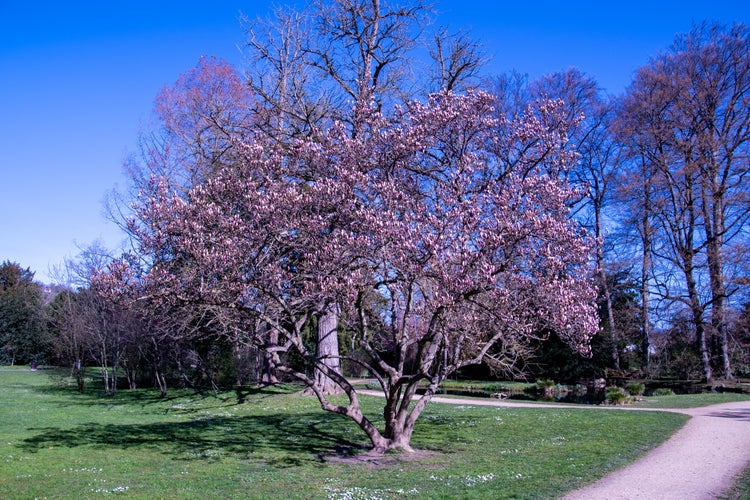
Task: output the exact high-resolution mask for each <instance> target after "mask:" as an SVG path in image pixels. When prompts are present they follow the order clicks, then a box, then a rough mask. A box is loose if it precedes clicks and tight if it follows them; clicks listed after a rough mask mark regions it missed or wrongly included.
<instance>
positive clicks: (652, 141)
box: [622, 25, 750, 380]
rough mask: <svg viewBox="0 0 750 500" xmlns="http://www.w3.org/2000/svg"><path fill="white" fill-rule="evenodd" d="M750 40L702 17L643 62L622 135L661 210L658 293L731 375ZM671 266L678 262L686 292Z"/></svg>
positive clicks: (742, 229)
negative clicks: (677, 307)
mask: <svg viewBox="0 0 750 500" xmlns="http://www.w3.org/2000/svg"><path fill="white" fill-rule="evenodd" d="M748 42H750V38H748V30H747V28H746V27H745V26H743V25H734V26H732V27H730V28H727V27H722V26H718V25H700V26H696V27H695V28H694V29H693V30H692V31H691V32H690V33H688V34H687V35H683V36H679V37H678V38H677V41H676V42H675V44H674V45H673V46H672V47H671V49H670V50H669V51H668V52H666V53H664V54H662V55H660V56H659V57H657V58H655V59H654V60H653V61H652V62H651V63H650V64H649V65H648V66H645V67H643V68H641V69H640V70H639V72H638V73H637V75H636V78H635V80H634V82H633V84H632V86H631V87H630V89H629V90H628V92H627V94H626V96H625V97H624V108H623V114H622V120H623V123H629V124H630V125H629V126H626V127H624V128H623V130H627V132H626V133H625V135H626V137H625V140H626V141H630V142H631V144H632V143H635V144H637V146H636V149H637V150H638V152H639V158H640V159H641V160H645V162H647V165H646V163H643V162H641V164H642V165H644V168H642V169H641V177H642V178H643V181H642V184H643V185H644V186H648V187H647V189H648V191H647V192H646V193H645V194H646V195H647V196H648V199H649V200H650V201H651V202H653V203H652V205H651V208H653V209H654V212H653V213H654V216H655V219H658V225H657V226H656V227H649V229H653V230H654V231H658V234H659V236H660V238H659V241H661V242H662V245H661V246H660V249H659V251H658V253H657V255H658V257H660V260H661V262H662V263H668V265H667V266H661V265H658V264H657V267H658V269H659V270H660V275H661V278H660V280H659V285H660V286H659V288H660V294H661V295H662V296H663V297H664V298H665V299H667V300H670V301H682V302H684V303H685V304H686V305H687V306H688V307H689V309H690V311H691V312H692V320H693V324H694V327H695V331H696V337H697V342H698V345H699V349H700V352H701V359H702V363H703V368H704V375H705V377H706V378H707V379H708V380H711V379H712V378H713V370H712V366H711V342H710V340H711V339H717V340H718V344H719V349H718V350H719V352H720V354H721V370H722V376H723V377H724V378H727V379H730V378H732V370H731V365H730V357H729V339H728V330H727V319H726V315H727V301H728V299H729V298H731V296H732V295H733V294H734V293H735V292H736V291H737V287H736V286H735V285H734V284H733V282H732V280H731V278H732V276H733V275H734V270H735V269H736V267H737V265H738V264H739V261H738V260H736V258H737V257H738V256H739V255H740V254H741V252H740V251H738V250H739V249H740V248H746V245H747V236H746V228H747V222H748V204H747V199H748V188H747V174H748V162H747V158H748V146H749V144H750V142H748V139H750V134H749V133H750V128H749V127H750V108H749V107H748V103H749V102H750V95H749V94H748V93H749V92H750V56H749V54H750V51H749V50H748V48H749V47H750V45H749V43H748ZM646 176H648V177H649V179H648V180H647V179H646V178H645V177H646ZM644 217H645V215H644ZM643 220H646V219H643ZM648 220H651V219H650V218H649V219H648ZM642 227H645V226H643V225H642ZM653 241H655V240H652V242H653ZM669 266H674V267H675V268H676V269H678V270H679V273H680V275H681V277H682V279H681V282H682V287H681V290H682V291H681V292H680V291H678V290H676V289H675V285H676V282H675V277H674V275H673V274H672V273H671V271H670V267H669ZM703 276H705V277H706V280H703V279H702V277H703ZM704 281H707V282H708V290H705V291H704V290H702V289H701V284H702V283H703V282H704ZM704 292H706V293H704ZM704 297H706V298H704ZM707 311H710V313H711V317H710V321H709V320H708V319H707V318H706V312H707Z"/></svg>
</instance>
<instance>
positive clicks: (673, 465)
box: [359, 391, 750, 500]
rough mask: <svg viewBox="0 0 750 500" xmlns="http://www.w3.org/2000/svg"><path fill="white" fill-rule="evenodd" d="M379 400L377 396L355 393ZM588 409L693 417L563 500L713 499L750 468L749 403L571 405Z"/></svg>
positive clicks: (487, 402) (491, 402)
mask: <svg viewBox="0 0 750 500" xmlns="http://www.w3.org/2000/svg"><path fill="white" fill-rule="evenodd" d="M359 392H360V393H367V394H371V395H379V396H382V395H383V393H382V392H380V391H359ZM432 401H434V402H436V403H449V404H465V405H475V406H507V407H521V408H560V405H544V404H535V403H515V402H509V401H498V400H481V399H480V400H477V399H462V398H446V397H434V398H432ZM568 407H569V408H580V409H591V410H612V411H623V410H630V411H633V410H636V411H670V412H675V413H684V414H686V415H690V416H691V417H692V418H691V419H690V420H688V422H687V423H686V424H685V425H684V426H683V427H682V428H681V429H680V430H678V431H677V432H676V433H675V434H674V435H673V436H672V437H671V438H669V439H668V440H667V441H665V442H664V443H662V444H661V445H660V446H658V447H656V448H654V449H653V450H651V451H650V452H648V453H647V454H646V455H645V456H643V457H641V458H640V459H639V460H637V461H635V462H633V463H632V464H630V465H628V466H626V467H623V468H622V469H618V470H616V471H614V472H613V473H611V474H609V475H608V476H606V477H604V478H602V479H600V480H599V481H597V482H595V483H592V484H590V485H589V486H586V487H585V488H582V489H579V490H575V491H572V492H570V493H568V494H566V495H565V496H564V497H562V498H563V499H564V500H636V499H648V500H671V499H675V500H677V499H679V500H698V499H700V500H703V499H715V498H718V497H719V496H720V495H721V494H722V493H723V492H726V491H727V490H728V489H729V488H731V487H732V486H733V484H734V481H735V480H736V479H737V476H738V475H739V474H740V473H741V472H742V471H743V470H744V469H745V468H746V467H748V466H750V401H741V402H736V403H724V404H719V405H712V406H704V407H702V408H670V409H654V408H638V407H613V406H589V405H570V406H568Z"/></svg>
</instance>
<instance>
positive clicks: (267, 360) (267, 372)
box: [260, 325, 279, 385]
mask: <svg viewBox="0 0 750 500" xmlns="http://www.w3.org/2000/svg"><path fill="white" fill-rule="evenodd" d="M260 328H266V329H267V330H268V344H269V345H276V344H278V342H279V333H278V332H277V331H276V330H275V329H273V328H268V325H262V326H261V327H260ZM260 355H261V360H260V361H261V365H262V367H261V370H262V371H261V375H260V383H261V385H274V384H278V383H279V379H278V377H277V375H276V371H277V361H276V357H275V356H274V355H273V354H271V353H269V352H266V351H264V350H261V351H260Z"/></svg>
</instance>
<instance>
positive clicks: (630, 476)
mask: <svg viewBox="0 0 750 500" xmlns="http://www.w3.org/2000/svg"><path fill="white" fill-rule="evenodd" d="M669 411H675V412H679V413H685V414H688V415H690V416H692V418H691V419H690V420H689V421H688V422H687V424H685V426H684V427H683V428H682V429H680V430H679V431H677V432H676V433H675V434H674V435H673V436H672V437H671V438H669V440H667V441H666V442H664V443H663V444H661V445H660V446H658V447H656V448H654V449H653V450H651V451H650V452H649V453H647V454H646V455H645V456H644V457H642V458H641V459H640V460H637V461H636V462H633V463H632V464H630V465H628V466H626V467H623V468H622V469H619V470H617V471H615V472H613V473H612V474H610V475H608V476H606V477H604V478H603V479H600V480H599V481H597V482H595V483H593V484H591V485H589V486H587V487H585V488H582V489H580V490H576V491H572V492H570V493H568V494H567V495H565V496H564V497H563V498H564V499H566V500H578V499H581V500H583V499H585V500H596V499H607V500H617V499H628V500H630V499H659V500H667V499H680V500H688V499H715V498H718V497H719V496H720V495H721V494H722V493H723V492H725V491H727V490H728V489H729V488H731V487H732V485H733V484H734V481H735V480H736V479H737V476H738V474H740V473H741V472H742V471H743V470H744V469H745V467H747V466H749V465H750V402H747V401H743V402H739V403H726V404H720V405H713V406H706V407H703V408H688V409H684V410H682V409H680V410H676V409H675V410H669Z"/></svg>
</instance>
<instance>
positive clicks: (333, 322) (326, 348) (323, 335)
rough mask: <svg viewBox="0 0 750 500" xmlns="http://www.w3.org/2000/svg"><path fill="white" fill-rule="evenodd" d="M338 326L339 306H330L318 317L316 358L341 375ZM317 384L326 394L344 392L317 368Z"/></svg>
mask: <svg viewBox="0 0 750 500" xmlns="http://www.w3.org/2000/svg"><path fill="white" fill-rule="evenodd" d="M338 326H339V315H338V306H337V305H336V304H328V305H327V306H326V307H325V309H324V310H323V312H322V313H321V314H320V316H319V317H318V346H317V349H316V358H317V359H318V360H319V361H320V363H322V364H324V365H325V366H327V367H328V368H329V369H330V370H331V371H333V372H335V373H338V374H341V362H340V360H339V336H338ZM315 383H316V384H317V385H318V386H319V387H320V390H321V391H322V392H323V393H324V394H340V393H342V392H343V389H342V388H341V387H340V386H339V385H338V384H337V383H336V382H334V381H333V380H332V379H331V378H330V377H328V376H326V375H325V373H323V371H322V370H321V369H320V368H317V367H316V368H315Z"/></svg>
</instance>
